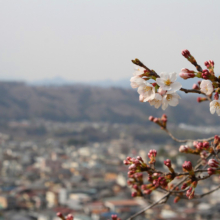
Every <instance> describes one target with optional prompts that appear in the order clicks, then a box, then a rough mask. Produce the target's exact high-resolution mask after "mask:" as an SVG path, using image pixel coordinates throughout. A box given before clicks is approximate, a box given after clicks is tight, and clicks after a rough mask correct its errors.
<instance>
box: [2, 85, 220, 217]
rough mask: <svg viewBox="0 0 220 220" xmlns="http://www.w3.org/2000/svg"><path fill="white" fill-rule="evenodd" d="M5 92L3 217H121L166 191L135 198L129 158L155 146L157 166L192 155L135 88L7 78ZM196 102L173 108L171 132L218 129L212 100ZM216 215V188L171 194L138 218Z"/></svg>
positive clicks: (202, 133)
mask: <svg viewBox="0 0 220 220" xmlns="http://www.w3.org/2000/svg"><path fill="white" fill-rule="evenodd" d="M0 90H1V97H0V116H1V120H0V132H1V133H0V146H1V147H0V174H1V178H0V190H1V194H0V219H4V220H58V218H57V217H56V213H57V212H62V213H63V214H64V215H66V214H69V213H72V214H73V215H74V219H75V220H87V219H88V220H107V219H110V218H111V215H112V214H118V216H119V217H120V218H121V219H122V220H124V219H127V218H129V217H130V216H131V215H133V214H135V213H136V212H137V211H140V210H141V209H143V208H144V207H146V206H148V205H149V204H151V203H152V202H153V201H155V200H157V199H159V198H160V197H161V196H162V193H161V192H154V193H152V194H151V195H148V196H145V197H144V198H132V197H131V191H132V190H131V189H130V188H129V187H128V186H127V167H126V166H125V165H123V160H124V159H125V158H126V157H127V156H137V155H140V156H141V157H142V158H143V159H144V160H145V161H147V160H148V158H147V153H148V151H149V150H150V149H156V150H157V151H158V157H157V163H156V166H157V168H158V169H162V170H166V168H165V167H164V166H163V161H164V160H165V159H167V158H170V159H171V161H172V162H173V164H175V165H176V168H177V170H179V171H181V167H182V164H183V162H184V161H185V160H186V159H190V156H188V155H183V154H180V153H179V151H178V149H179V144H176V143H175V142H173V141H172V140H171V139H170V138H169V137H168V136H167V135H166V134H165V132H164V131H162V130H161V129H160V128H159V127H156V126H155V125H154V124H153V123H150V122H149V121H148V116H149V115H151V114H153V113H154V109H152V108H149V106H148V105H147V104H146V103H139V102H138V100H137V97H136V95H137V94H136V93H135V91H132V90H129V89H122V88H99V87H88V88H82V87H81V86H61V87H59V86H53V87H48V86H47V87H44V86H38V87H37V86H27V85H26V84H23V83H6V82H5V83H1V86H0ZM191 103H195V100H193V99H192V100H191V99H182V101H181V104H180V105H179V106H178V107H177V108H174V109H171V108H170V109H169V112H168V120H169V121H170V123H168V127H169V128H170V130H171V131H172V132H173V133H174V135H176V136H177V137H178V138H185V137H187V138H201V137H209V136H213V135H214V134H216V132H217V131H219V127H218V124H219V122H218V121H217V120H214V119H213V118H212V116H210V114H209V117H205V116H206V114H208V113H209V112H208V111H209V110H208V107H206V108H202V107H203V106H204V105H207V103H202V104H201V105H200V104H196V103H195V108H194V109H191V108H190V106H189V105H190V104H191ZM206 110H207V112H206ZM186 111H187V112H186ZM155 114H157V116H159V115H160V114H162V111H160V110H158V112H156V113H155ZM180 115H181V117H180ZM215 119H216V117H215ZM204 128H205V129H204ZM186 156H187V157H186ZM191 158H194V157H191ZM193 160H194V161H195V158H194V159H193ZM218 184H219V178H217V177H215V178H213V183H212V184H211V182H210V180H209V179H208V180H206V181H204V183H203V185H199V187H197V188H196V193H198V194H200V193H203V192H206V191H208V190H210V189H211V188H214V187H215V186H217V185H218ZM219 214H220V192H219V191H217V192H215V193H214V194H211V195H210V196H208V197H204V198H202V199H201V200H192V201H189V202H188V201H185V200H184V201H180V202H179V203H177V204H174V203H173V199H172V198H170V199H169V200H168V203H167V204H166V205H163V206H157V207H155V208H153V209H151V210H148V211H147V212H146V213H144V214H143V215H140V216H138V217H136V218H135V219H189V220H190V219H198V220H199V219H218V216H219Z"/></svg>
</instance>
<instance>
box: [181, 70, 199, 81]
mask: <svg viewBox="0 0 220 220" xmlns="http://www.w3.org/2000/svg"><path fill="white" fill-rule="evenodd" d="M179 76H180V77H181V78H183V79H190V78H194V77H195V76H196V75H195V72H194V71H193V70H189V69H186V68H183V69H181V72H180V73H179Z"/></svg>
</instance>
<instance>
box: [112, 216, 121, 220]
mask: <svg viewBox="0 0 220 220" xmlns="http://www.w3.org/2000/svg"><path fill="white" fill-rule="evenodd" d="M111 218H112V220H121V219H120V218H118V216H117V215H112V216H111Z"/></svg>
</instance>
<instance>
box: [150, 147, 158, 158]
mask: <svg viewBox="0 0 220 220" xmlns="http://www.w3.org/2000/svg"><path fill="white" fill-rule="evenodd" d="M156 156H157V151H156V150H154V149H153V150H150V151H149V153H148V157H149V158H150V159H151V157H156Z"/></svg>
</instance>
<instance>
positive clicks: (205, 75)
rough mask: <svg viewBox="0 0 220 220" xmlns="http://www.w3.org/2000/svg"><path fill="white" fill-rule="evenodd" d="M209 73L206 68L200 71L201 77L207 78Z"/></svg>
mask: <svg viewBox="0 0 220 220" xmlns="http://www.w3.org/2000/svg"><path fill="white" fill-rule="evenodd" d="M210 75H211V74H210V72H209V71H208V70H207V69H205V70H203V71H202V78H203V79H209V77H210Z"/></svg>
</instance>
